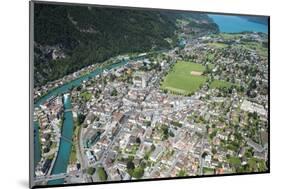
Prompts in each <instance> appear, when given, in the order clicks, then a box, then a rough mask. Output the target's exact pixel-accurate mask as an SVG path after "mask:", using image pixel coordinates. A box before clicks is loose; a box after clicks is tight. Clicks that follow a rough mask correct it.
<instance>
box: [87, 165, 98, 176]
mask: <svg viewBox="0 0 281 189" xmlns="http://www.w3.org/2000/svg"><path fill="white" fill-rule="evenodd" d="M95 171H96V169H95V168H93V167H89V168H88V169H87V173H88V174H89V175H93V174H94V173H95Z"/></svg>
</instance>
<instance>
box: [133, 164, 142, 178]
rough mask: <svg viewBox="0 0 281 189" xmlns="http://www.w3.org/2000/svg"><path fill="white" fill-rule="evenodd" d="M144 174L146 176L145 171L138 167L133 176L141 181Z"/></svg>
mask: <svg viewBox="0 0 281 189" xmlns="http://www.w3.org/2000/svg"><path fill="white" fill-rule="evenodd" d="M143 174H144V169H143V168H142V167H137V168H135V169H134V171H133V173H132V176H133V177H135V178H137V179H140V178H141V177H142V176H143Z"/></svg>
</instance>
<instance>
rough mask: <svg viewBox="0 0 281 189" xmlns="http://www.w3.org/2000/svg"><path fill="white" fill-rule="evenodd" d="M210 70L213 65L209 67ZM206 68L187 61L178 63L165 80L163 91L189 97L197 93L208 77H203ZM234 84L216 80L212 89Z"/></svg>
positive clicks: (162, 85)
mask: <svg viewBox="0 0 281 189" xmlns="http://www.w3.org/2000/svg"><path fill="white" fill-rule="evenodd" d="M209 67H210V68H212V67H213V65H209ZM204 70H205V66H203V65H201V64H196V63H192V62H186V61H178V62H177V63H176V64H175V65H174V67H173V68H172V69H171V70H170V72H169V73H168V75H167V76H166V77H165V78H164V81H163V82H162V84H161V89H166V90H168V91H169V92H171V93H176V94H182V95H188V94H190V93H193V92H195V91H197V90H198V89H199V88H200V86H201V85H203V84H204V83H205V82H206V80H207V77H206V76H204V75H202V73H203V72H204ZM231 85H232V84H231V83H229V82H226V81H222V80H214V81H213V82H212V83H211V85H210V87H211V88H223V87H230V86H231Z"/></svg>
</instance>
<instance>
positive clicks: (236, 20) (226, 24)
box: [208, 14, 268, 33]
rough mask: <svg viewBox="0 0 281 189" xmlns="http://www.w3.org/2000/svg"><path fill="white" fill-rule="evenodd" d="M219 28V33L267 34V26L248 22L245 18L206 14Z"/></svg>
mask: <svg viewBox="0 0 281 189" xmlns="http://www.w3.org/2000/svg"><path fill="white" fill-rule="evenodd" d="M208 16H209V17H210V18H212V19H213V20H214V22H215V23H216V24H217V25H218V26H219V29H220V32H225V33H240V32H245V31H250V32H263V33H268V25H267V24H261V23H257V22H253V21H249V20H248V19H247V18H246V17H243V16H236V15H218V14H208Z"/></svg>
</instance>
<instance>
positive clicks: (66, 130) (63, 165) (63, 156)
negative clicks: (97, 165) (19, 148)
mask: <svg viewBox="0 0 281 189" xmlns="http://www.w3.org/2000/svg"><path fill="white" fill-rule="evenodd" d="M126 63H127V61H120V62H118V63H115V64H112V65H108V66H106V67H105V68H97V69H96V70H94V71H93V72H90V73H89V74H86V75H83V76H81V77H79V78H77V79H74V80H72V81H70V82H68V83H66V84H64V85H62V86H60V87H57V88H55V89H53V90H51V91H50V92H49V93H47V94H46V95H44V96H43V97H41V98H40V99H39V100H37V101H36V102H35V104H34V105H35V107H39V106H40V105H41V104H44V103H45V102H46V101H47V100H48V99H49V98H51V97H53V96H58V95H64V98H63V99H64V109H65V112H64V121H63V125H62V138H61V140H60V147H59V151H58V155H57V158H56V160H55V164H54V167H53V170H52V174H59V173H65V172H66V170H67V165H68V162H69V156H70V153H71V147H72V144H71V143H70V142H69V141H72V135H73V126H74V123H73V116H72V111H68V110H71V108H72V107H71V97H70V95H69V94H66V93H68V92H69V90H70V89H71V88H72V87H77V86H79V85H81V83H82V82H83V81H88V80H89V79H92V78H94V77H96V76H97V75H99V74H100V73H102V72H103V70H105V69H108V70H109V69H113V68H116V67H119V66H122V65H125V64H126ZM38 127H39V125H38V122H34V130H35V135H36V136H38ZM36 133H37V134H36ZM34 140H35V141H34V163H35V166H36V164H37V163H38V162H39V161H40V158H41V150H40V142H39V137H34ZM63 182H64V179H57V180H52V181H49V182H48V185H53V184H63Z"/></svg>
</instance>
